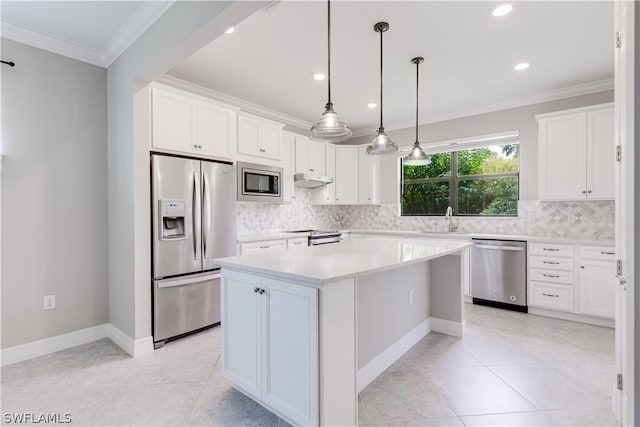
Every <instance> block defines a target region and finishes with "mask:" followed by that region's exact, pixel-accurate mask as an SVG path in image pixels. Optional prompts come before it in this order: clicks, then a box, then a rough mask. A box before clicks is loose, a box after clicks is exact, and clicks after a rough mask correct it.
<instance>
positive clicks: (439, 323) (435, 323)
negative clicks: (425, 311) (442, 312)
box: [431, 317, 464, 337]
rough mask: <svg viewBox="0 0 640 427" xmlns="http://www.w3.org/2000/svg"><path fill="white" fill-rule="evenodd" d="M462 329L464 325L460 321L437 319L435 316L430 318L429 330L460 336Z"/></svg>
mask: <svg viewBox="0 0 640 427" xmlns="http://www.w3.org/2000/svg"><path fill="white" fill-rule="evenodd" d="M463 329H464V325H463V323H461V322H452V321H451V320H444V319H438V318H436V317H432V318H431V330H432V331H433V332H440V333H441V334H446V335H452V336H454V337H461V336H462V330H463Z"/></svg>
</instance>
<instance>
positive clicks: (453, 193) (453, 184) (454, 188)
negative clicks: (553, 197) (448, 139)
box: [398, 141, 520, 218]
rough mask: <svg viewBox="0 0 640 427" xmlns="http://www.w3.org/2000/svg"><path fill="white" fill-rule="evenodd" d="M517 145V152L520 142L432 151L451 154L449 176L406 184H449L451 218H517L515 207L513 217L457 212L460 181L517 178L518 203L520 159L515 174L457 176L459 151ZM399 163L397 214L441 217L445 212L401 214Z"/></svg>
mask: <svg viewBox="0 0 640 427" xmlns="http://www.w3.org/2000/svg"><path fill="white" fill-rule="evenodd" d="M510 144H511V145H518V151H519V150H520V141H517V142H511V143H508V142H507V143H500V142H497V143H493V144H487V145H485V146H473V147H469V148H464V147H460V148H458V149H457V150H443V151H434V152H430V153H428V154H440V153H446V152H449V153H451V160H450V163H449V167H450V172H451V175H450V176H448V177H439V178H417V179H410V180H408V183H410V184H423V183H432V182H433V183H435V182H448V183H449V206H451V209H452V210H453V216H458V217H473V218H518V216H519V211H518V209H517V207H516V213H515V215H479V214H460V213H459V212H458V184H459V182H460V181H469V180H479V179H495V178H509V177H517V178H518V188H517V196H516V204H517V203H518V202H519V201H520V158H519V159H518V171H517V172H501V173H491V174H482V175H462V176H459V175H458V152H459V151H467V150H473V149H477V148H485V147H491V146H495V145H498V146H501V145H510ZM399 163H400V191H399V192H398V194H399V195H400V198H399V201H398V210H399V214H400V216H402V217H408V218H410V217H443V216H445V214H446V212H442V213H441V214H427V215H421V214H404V213H403V212H402V199H403V197H404V185H405V179H404V164H403V161H402V157H400V158H399Z"/></svg>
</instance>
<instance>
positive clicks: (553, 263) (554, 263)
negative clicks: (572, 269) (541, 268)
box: [542, 261, 560, 265]
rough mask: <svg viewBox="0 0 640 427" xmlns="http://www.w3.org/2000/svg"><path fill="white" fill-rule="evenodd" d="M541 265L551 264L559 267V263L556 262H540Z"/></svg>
mask: <svg viewBox="0 0 640 427" xmlns="http://www.w3.org/2000/svg"><path fill="white" fill-rule="evenodd" d="M542 263H543V264H551V265H559V264H560V263H559V262H557V261H542Z"/></svg>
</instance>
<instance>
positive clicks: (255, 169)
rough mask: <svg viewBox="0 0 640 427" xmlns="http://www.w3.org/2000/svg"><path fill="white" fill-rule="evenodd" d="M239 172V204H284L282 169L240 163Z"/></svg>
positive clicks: (238, 164)
mask: <svg viewBox="0 0 640 427" xmlns="http://www.w3.org/2000/svg"><path fill="white" fill-rule="evenodd" d="M237 170H238V201H239V202H267V203H282V201H283V195H282V178H283V170H282V168H279V167H276V166H266V165H258V164H255V163H244V162H238V163H237Z"/></svg>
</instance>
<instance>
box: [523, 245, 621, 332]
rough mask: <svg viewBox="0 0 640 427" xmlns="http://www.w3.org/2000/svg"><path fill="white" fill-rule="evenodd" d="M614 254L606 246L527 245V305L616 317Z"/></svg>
mask: <svg viewBox="0 0 640 427" xmlns="http://www.w3.org/2000/svg"><path fill="white" fill-rule="evenodd" d="M614 277H615V252H614V250H613V249H612V248H609V247H606V246H586V245H578V246H575V247H574V246H573V245H566V244H555V243H532V244H530V245H529V305H530V306H531V307H539V308H544V309H551V310H560V311H565V312H571V313H574V314H577V315H583V316H596V317H601V318H606V319H613V318H614V317H615V287H614Z"/></svg>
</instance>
